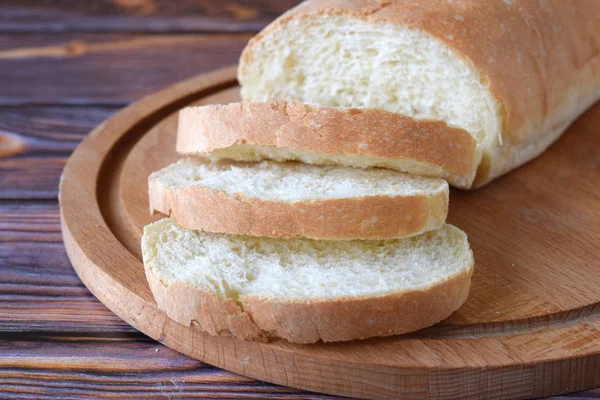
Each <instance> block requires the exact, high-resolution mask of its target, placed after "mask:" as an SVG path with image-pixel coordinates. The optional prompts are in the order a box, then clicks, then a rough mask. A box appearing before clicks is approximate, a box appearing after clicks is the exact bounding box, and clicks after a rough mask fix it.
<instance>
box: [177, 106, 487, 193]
mask: <svg viewBox="0 0 600 400" xmlns="http://www.w3.org/2000/svg"><path fill="white" fill-rule="evenodd" d="M432 138H435V140H432ZM237 144H245V145H256V146H266V147H276V148H285V149H293V150H303V151H308V152H310V153H315V154H327V155H334V156H344V155H355V156H370V157H378V158H382V159H408V160H412V161H416V162H419V163H422V164H424V165H430V166H432V171H435V172H432V173H431V175H436V176H440V175H442V177H444V178H446V179H448V180H449V181H451V182H455V183H456V184H457V185H458V186H461V185H460V184H459V182H468V185H470V183H471V182H472V180H473V179H474V177H475V169H476V167H477V165H478V164H479V161H480V159H481V153H480V150H479V149H478V147H477V143H476V141H475V139H474V138H473V137H472V136H471V134H469V133H468V132H467V131H465V130H464V129H458V128H452V127H449V126H448V125H447V124H446V123H445V122H441V121H432V120H416V119H413V118H409V117H406V116H403V115H400V114H396V113H392V112H388V111H383V110H377V109H341V108H336V107H326V106H308V105H305V104H301V103H297V102H289V103H288V102H285V101H282V100H278V101H270V102H266V103H235V104H229V105H224V106H223V105H209V106H203V107H188V108H185V109H183V110H181V111H180V113H179V126H178V134H177V151H178V152H180V153H183V154H207V153H210V152H212V151H215V150H219V149H225V148H228V147H230V146H233V145H237ZM440 170H441V171H442V172H441V174H440V172H439V171H440Z"/></svg>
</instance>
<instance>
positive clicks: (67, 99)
mask: <svg viewBox="0 0 600 400" xmlns="http://www.w3.org/2000/svg"><path fill="white" fill-rule="evenodd" d="M249 38H250V35H247V34H218V35H200V34H198V35H196V34H192V35H151V36H140V35H118V34H68V33H67V34H57V35H45V34H25V35H19V36H18V37H17V38H15V37H13V36H6V35H5V36H4V37H2V35H0V49H1V50H0V71H2V73H1V74H0V87H2V91H0V106H6V105H39V104H51V105H56V104H66V105H109V106H111V105H112V106H123V105H125V104H128V103H130V102H131V101H133V100H134V99H137V98H140V97H142V96H145V95H147V94H150V93H152V92H154V91H156V90H158V89H161V88H163V87H165V86H167V85H169V84H171V83H173V82H176V81H179V80H182V79H185V78H189V77H190V76H194V75H196V74H198V73H202V72H208V71H210V70H213V69H215V68H218V67H221V66H224V65H228V64H233V63H235V62H236V61H237V59H238V57H239V54H240V52H241V50H242V49H243V47H244V46H245V44H246V42H247V41H248V39H249Z"/></svg>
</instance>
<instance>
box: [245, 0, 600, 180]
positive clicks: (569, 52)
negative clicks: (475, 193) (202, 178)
mask: <svg viewBox="0 0 600 400" xmlns="http://www.w3.org/2000/svg"><path fill="white" fill-rule="evenodd" d="M599 26H600V7H599V4H598V0H581V1H578V2H577V6H576V7H575V6H573V4H572V2H569V1H564V0H548V1H534V0H531V1H516V0H505V1H500V0H497V1H481V0H461V1H439V0H397V1H374V0H344V1H340V0H308V1H305V2H303V3H302V4H300V5H299V6H298V7H296V8H295V9H293V10H291V11H290V12H288V13H286V14H284V15H283V16H281V17H280V18H279V19H277V20H276V21H275V22H274V23H272V24H271V25H270V26H269V27H267V28H266V29H265V30H264V31H263V32H261V33H260V34H259V35H258V36H256V38H254V39H253V40H251V41H250V43H249V45H248V46H247V48H246V49H245V50H244V52H243V54H242V57H241V60H240V68H239V81H240V83H241V85H242V97H243V99H244V100H245V101H248V102H260V101H267V100H269V99H272V98H281V99H285V100H295V101H300V102H303V103H309V104H320V105H329V106H340V107H372V108H378V109H383V110H388V111H391V112H395V113H399V114H404V115H405V116H406V118H414V119H417V120H422V119H425V120H438V121H444V122H445V123H447V125H448V126H449V127H453V128H461V129H464V130H466V131H468V132H469V133H470V134H471V135H472V137H473V138H474V139H475V140H476V141H477V143H478V144H479V145H480V146H481V148H482V151H483V158H482V161H481V163H480V164H479V167H478V171H477V177H476V181H475V183H474V184H475V185H476V186H479V185H482V184H485V183H487V182H489V181H490V180H492V179H494V178H495V177H497V176H499V175H501V174H503V173H505V172H506V171H508V170H510V169H512V168H515V167H517V166H519V165H521V164H523V163H524V162H526V161H528V160H530V159H532V158H533V157H536V156H537V155H539V154H540V153H541V152H542V151H544V150H545V149H546V148H547V147H548V146H549V145H550V144H551V143H552V142H553V141H554V140H556V139H557V138H558V137H559V136H560V134H561V133H562V132H563V131H564V130H565V129H566V127H567V126H568V125H569V124H570V123H571V122H572V121H573V120H574V119H575V118H577V116H578V115H580V114H581V113H582V112H583V111H584V110H585V109H586V108H587V107H589V106H590V105H591V104H593V103H594V102H595V101H596V100H597V99H598V98H599V97H600V51H598V49H599V48H600V29H598V27H599ZM413 123H414V122H413ZM431 140H434V141H437V140H438V138H437V135H431ZM457 144H458V142H457ZM409 150H410V151H412V148H409ZM415 157H416V156H415ZM452 157H456V156H455V155H452ZM408 158H410V156H409V157H408ZM409 168H412V167H411V166H403V170H407V171H409V172H413V171H412V170H411V169H409ZM473 172H474V171H473ZM473 175H474V174H471V175H470V174H464V175H463V178H464V181H463V180H460V179H458V177H452V179H450V178H448V179H449V181H450V182H451V183H452V184H454V185H456V186H459V187H467V186H471V185H472V184H473V179H472V176H473ZM440 176H442V175H440Z"/></svg>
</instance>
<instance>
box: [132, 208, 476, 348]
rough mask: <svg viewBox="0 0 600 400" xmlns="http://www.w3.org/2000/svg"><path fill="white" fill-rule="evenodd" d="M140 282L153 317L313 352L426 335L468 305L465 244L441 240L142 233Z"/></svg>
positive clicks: (453, 232) (167, 229)
mask: <svg viewBox="0 0 600 400" xmlns="http://www.w3.org/2000/svg"><path fill="white" fill-rule="evenodd" d="M142 250H143V258H144V265H145V270H146V276H147V278H148V283H149V284H150V289H151V290H152V293H153V295H154V297H155V299H156V302H157V304H158V306H159V308H160V309H162V310H164V311H165V312H166V313H167V315H168V316H169V317H170V318H171V319H173V320H175V321H177V322H179V323H181V324H184V325H195V326H197V327H199V328H200V329H202V330H203V331H206V332H208V333H209V334H211V335H229V334H233V335H234V336H236V337H238V338H240V339H252V340H265V339H269V338H277V337H281V338H284V339H286V340H288V341H290V342H297V343H313V342H316V341H318V340H323V341H325V342H333V341H345V340H353V339H363V338H368V337H374V336H389V335H395V334H401V333H405V332H410V331H414V330H417V329H421V328H424V327H427V326H430V325H433V324H435V323H437V322H439V321H441V320H442V319H444V318H446V317H448V316H449V315H450V314H451V313H452V312H454V311H455V310H457V309H458V308H459V307H460V306H461V305H462V304H463V303H464V302H465V300H466V299H467V296H468V292H469V286H470V280H471V274H472V271H473V255H472V253H471V250H470V249H469V244H468V242H467V237H466V235H465V234H464V233H463V232H462V231H461V230H459V229H457V228H455V227H453V226H451V225H444V226H443V227H442V228H441V229H440V230H437V231H433V232H428V233H425V234H423V235H421V236H416V237H413V238H408V239H396V240H388V241H316V240H311V239H287V240H285V239H271V238H255V237H249V236H237V235H225V234H215V233H206V232H201V231H193V230H189V229H185V228H182V227H180V226H179V225H177V224H176V223H175V222H173V221H172V220H170V219H163V220H160V221H158V222H155V223H154V224H151V225H148V226H146V227H145V228H144V236H143V238H142Z"/></svg>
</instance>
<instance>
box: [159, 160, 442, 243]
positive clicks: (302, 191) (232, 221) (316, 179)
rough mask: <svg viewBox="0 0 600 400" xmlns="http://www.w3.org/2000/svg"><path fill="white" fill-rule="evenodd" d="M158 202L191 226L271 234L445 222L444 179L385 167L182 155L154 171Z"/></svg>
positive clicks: (380, 233) (386, 234)
mask: <svg viewBox="0 0 600 400" xmlns="http://www.w3.org/2000/svg"><path fill="white" fill-rule="evenodd" d="M148 187H149V196H150V209H151V211H152V212H153V211H160V212H162V213H164V214H167V215H170V216H171V218H172V219H174V220H175V221H177V223H178V224H180V225H181V226H184V227H186V228H191V229H202V230H206V231H210V232H221V233H232V234H246V235H253V236H268V237H300V236H302V237H310V238H314V239H390V238H399V237H408V236H414V235H418V234H421V233H423V232H426V231H429V230H432V229H439V228H440V227H441V226H442V225H443V224H444V221H445V220H446V215H447V213H448V184H447V183H446V182H445V181H444V180H442V179H435V178H423V177H418V176H411V175H407V174H403V173H400V172H396V171H391V170H384V169H368V170H362V169H355V168H345V167H334V166H329V167H318V166H313V165H306V164H300V163H282V164H279V163H275V162H270V161H263V162H261V163H258V164H254V163H224V162H222V163H214V162H205V161H201V160H192V159H188V160H181V161H179V162H177V163H176V164H173V165H170V166H168V167H166V168H164V169H162V170H161V171H158V172H155V173H154V174H152V175H150V178H149V179H148Z"/></svg>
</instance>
